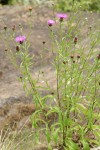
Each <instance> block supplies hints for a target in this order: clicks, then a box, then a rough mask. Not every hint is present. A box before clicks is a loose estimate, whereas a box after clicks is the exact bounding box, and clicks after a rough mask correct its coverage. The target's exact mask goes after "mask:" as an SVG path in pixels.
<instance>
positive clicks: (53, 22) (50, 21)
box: [47, 20, 55, 27]
mask: <svg viewBox="0 0 100 150" xmlns="http://www.w3.org/2000/svg"><path fill="white" fill-rule="evenodd" d="M47 23H48V25H49V26H50V27H51V26H52V25H54V24H55V21H54V20H48V22H47Z"/></svg>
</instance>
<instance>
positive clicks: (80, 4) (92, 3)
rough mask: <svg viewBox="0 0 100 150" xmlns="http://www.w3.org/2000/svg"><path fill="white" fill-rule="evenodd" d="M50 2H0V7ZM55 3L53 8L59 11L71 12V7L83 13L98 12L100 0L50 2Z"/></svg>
mask: <svg viewBox="0 0 100 150" xmlns="http://www.w3.org/2000/svg"><path fill="white" fill-rule="evenodd" d="M50 1H51V0H0V4H1V5H15V4H18V5H30V4H31V5H32V4H33V5H34V4H38V5H41V4H45V3H48V2H50ZM51 2H53V3H55V4H56V5H55V7H56V9H58V10H61V11H71V9H72V6H73V5H74V6H76V8H77V9H82V10H84V11H86V10H88V11H100V0H52V1H51Z"/></svg>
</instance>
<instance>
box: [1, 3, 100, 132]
mask: <svg viewBox="0 0 100 150" xmlns="http://www.w3.org/2000/svg"><path fill="white" fill-rule="evenodd" d="M52 17H53V10H52V9H51V8H50V7H42V6H41V7H33V10H32V15H31V17H30V13H29V11H28V7H27V6H3V7H2V6H0V130H1V129H3V128H5V127H6V126H8V125H12V124H13V123H16V122H19V125H17V127H19V126H20V125H22V124H23V122H24V123H25V121H26V120H28V119H29V116H30V115H31V114H32V113H33V112H34V111H35V106H34V104H33V102H32V99H31V97H27V96H25V92H24V90H23V87H22V84H21V83H20V82H19V80H18V78H19V77H20V73H19V72H18V70H16V69H15V67H14V66H13V65H12V64H11V62H10V61H9V59H8V57H7V56H6V51H5V50H6V49H8V50H9V49H12V50H13V51H15V48H16V43H15V41H10V40H9V34H8V35H7V37H8V39H6V37H5V34H6V33H5V31H4V27H5V26H7V30H11V32H13V31H12V28H13V26H14V25H15V28H16V29H15V31H14V32H15V37H16V36H18V35H19V34H21V32H20V30H19V28H20V26H23V32H24V34H25V35H29V34H30V33H31V35H30V36H29V37H28V40H29V41H30V43H31V45H30V53H31V54H32V55H34V59H33V61H34V65H33V67H32V69H33V70H32V76H33V77H36V76H37V74H38V72H39V70H41V71H43V72H44V73H45V77H46V79H47V81H49V83H50V84H51V85H52V88H54V87H55V83H56V81H55V78H54V76H55V71H54V69H53V67H52V65H51V64H52V59H53V55H52V53H51V52H50V50H51V43H50V40H49V32H48V26H47V20H48V19H51V18H52ZM82 17H83V19H85V18H86V17H88V18H89V21H90V22H91V23H90V24H92V25H93V26H94V28H95V27H96V23H97V22H99V21H100V14H98V13H92V14H91V13H85V12H84V13H83V15H82ZM97 20H98V21H97ZM30 22H31V25H32V26H30ZM30 28H31V29H30ZM82 36H83V40H82V42H83V44H87V43H88V39H86V38H85V29H83V35H82ZM43 41H45V42H46V44H45V47H46V50H47V52H46V55H45V60H44V61H42V60H41V59H40V53H41V51H42V50H43V43H42V42H43ZM98 50H99V47H97V51H98ZM40 84H43V80H42V78H41V80H40ZM44 94H45V92H44ZM28 125H29V126H30V122H29V121H28ZM15 127H16V126H15Z"/></svg>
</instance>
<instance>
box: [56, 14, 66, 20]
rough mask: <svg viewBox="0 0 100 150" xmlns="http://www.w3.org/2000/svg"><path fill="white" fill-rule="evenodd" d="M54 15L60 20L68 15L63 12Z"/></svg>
mask: <svg viewBox="0 0 100 150" xmlns="http://www.w3.org/2000/svg"><path fill="white" fill-rule="evenodd" d="M56 16H57V17H58V18H59V19H60V22H62V21H63V19H65V18H67V17H68V16H67V14H64V13H62V14H57V15H56Z"/></svg>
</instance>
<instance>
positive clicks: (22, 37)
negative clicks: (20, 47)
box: [15, 36, 26, 44]
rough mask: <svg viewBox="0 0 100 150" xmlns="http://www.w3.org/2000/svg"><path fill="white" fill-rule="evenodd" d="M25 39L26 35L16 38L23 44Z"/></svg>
mask: <svg viewBox="0 0 100 150" xmlns="http://www.w3.org/2000/svg"><path fill="white" fill-rule="evenodd" d="M25 40H26V36H17V37H16V38H15V41H16V42H19V43H20V44H22V43H23V42H24V41H25Z"/></svg>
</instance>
